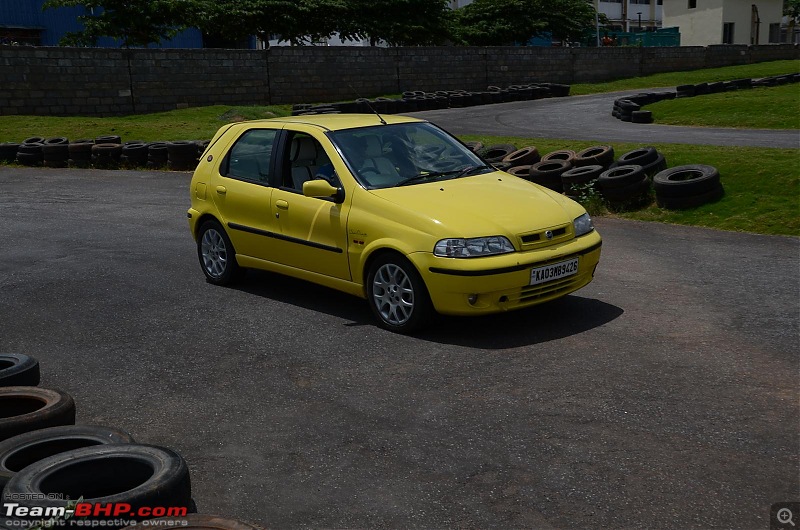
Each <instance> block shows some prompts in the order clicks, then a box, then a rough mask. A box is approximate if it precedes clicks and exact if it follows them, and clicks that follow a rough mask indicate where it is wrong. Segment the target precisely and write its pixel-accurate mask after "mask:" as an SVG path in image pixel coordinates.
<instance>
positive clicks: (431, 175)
mask: <svg viewBox="0 0 800 530" xmlns="http://www.w3.org/2000/svg"><path fill="white" fill-rule="evenodd" d="M453 173H458V171H431V172H430V173H419V174H418V175H414V176H413V177H408V178H407V179H405V180H401V181H400V182H399V183H397V186H406V185H408V184H413V183H415V182H419V181H422V180H427V179H433V178H437V177H444V176H446V175H451V174H453Z"/></svg>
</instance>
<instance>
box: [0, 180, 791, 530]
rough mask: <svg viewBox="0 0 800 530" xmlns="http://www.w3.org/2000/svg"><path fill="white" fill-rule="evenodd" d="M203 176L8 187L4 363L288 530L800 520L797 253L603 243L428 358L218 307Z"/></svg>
mask: <svg viewBox="0 0 800 530" xmlns="http://www.w3.org/2000/svg"><path fill="white" fill-rule="evenodd" d="M188 183H189V175H188V174H186V173H167V172H163V173H162V172H142V171H116V172H111V171H88V170H59V169H49V170H48V169H22V168H12V167H2V168H0V186H2V194H0V219H2V221H3V223H2V224H3V232H2V237H0V256H2V259H0V351H7V352H23V353H28V354H30V355H34V356H36V357H37V358H39V360H40V361H41V367H42V386H51V387H57V388H61V389H64V390H66V391H68V392H69V393H71V394H72V395H73V396H74V398H75V400H76V403H77V415H78V422H79V423H83V424H105V425H111V426H117V427H120V428H122V429H125V430H127V431H129V432H130V433H132V434H133V436H134V437H135V438H136V439H137V441H140V442H143V443H151V444H157V445H164V446H168V447H172V448H174V449H176V450H178V451H179V452H180V453H181V454H182V455H183V456H184V457H185V458H186V459H187V461H188V463H189V466H190V469H191V474H192V487H193V492H194V498H195V500H196V502H197V505H198V506H199V508H200V511H201V512H202V513H216V514H222V515H228V516H234V517H238V518H240V519H243V520H247V521H251V522H255V523H260V524H262V525H264V526H268V527H274V528H299V527H336V528H354V527H360V528H374V527H409V528H444V527H481V528H509V527H526V528H567V527H569V528H583V527H600V526H609V527H648V528H655V527H672V528H708V527H728V528H742V529H746V528H767V527H768V525H769V523H768V519H769V515H768V514H769V507H770V504H772V503H774V502H778V501H786V500H797V499H798V497H799V496H800V484H799V483H798V482H799V480H798V447H799V446H800V433H799V432H798V422H797V419H798V417H800V399H798V398H800V392H798V378H797V374H798V368H800V366H799V363H798V354H797V352H798V348H797V346H798V339H799V338H800V337H799V333H798V315H799V314H800V308H799V307H798V300H800V297H799V296H798V293H799V291H800V285H798V281H799V280H798V274H797V270H798V268H797V264H798V256H799V254H800V242H798V239H797V238H790V237H773V236H759V235H752V234H744V233H731V232H720V231H715V230H706V229H701V228H691V227H680V226H669V225H663V224H647V223H638V222H630V221H622V220H616V219H610V218H603V219H599V220H598V222H597V226H598V229H599V230H600V232H601V234H602V235H603V237H604V246H603V256H602V258H601V262H600V267H599V268H598V271H597V275H596V278H595V280H594V282H593V283H592V284H590V285H589V286H588V287H587V288H585V289H583V290H581V291H579V292H577V293H575V294H573V295H571V296H567V297H566V298H564V299H562V300H560V301H557V302H554V303H550V304H547V305H544V306H539V307H536V308H532V309H529V310H523V311H518V312H513V313H508V314H503V315H496V316H491V317H483V318H472V319H465V318H440V319H438V320H437V321H436V322H435V325H434V327H433V329H432V330H430V331H429V332H427V333H424V334H422V335H420V336H416V337H408V336H401V335H394V334H391V333H388V332H385V331H383V330H381V329H379V328H378V327H377V326H376V325H374V323H373V321H372V317H371V315H370V312H369V309H368V308H367V305H366V303H365V302H364V301H363V300H360V299H358V298H354V297H350V296H347V295H344V294H340V293H338V292H334V291H331V290H328V289H325V288H321V287H317V286H314V285H311V284H308V283H305V282H301V281H296V280H292V279H288V278H285V277H281V276H277V275H274V274H267V273H258V272H251V273H248V275H247V277H246V278H245V280H244V281H243V282H242V283H240V284H239V285H238V286H236V287H234V288H220V287H214V286H212V285H210V284H208V283H206V282H205V281H204V279H203V275H202V273H201V271H200V268H199V265H198V263H197V258H196V254H195V247H194V243H193V241H192V239H191V237H190V235H189V232H188V226H187V222H186V213H185V212H186V209H187V207H188V205H189V195H188V193H189V192H188Z"/></svg>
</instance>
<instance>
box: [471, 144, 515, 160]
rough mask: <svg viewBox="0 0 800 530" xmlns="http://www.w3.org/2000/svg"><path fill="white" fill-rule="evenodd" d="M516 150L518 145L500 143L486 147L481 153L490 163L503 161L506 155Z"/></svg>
mask: <svg viewBox="0 0 800 530" xmlns="http://www.w3.org/2000/svg"><path fill="white" fill-rule="evenodd" d="M516 150H517V148H516V146H514V145H512V144H498V145H490V146H489V147H484V148H483V150H482V151H481V152H480V153H479V154H480V155H481V156H482V157H483V159H484V160H486V161H487V162H489V163H492V162H502V161H503V159H504V158H505V157H507V156H508V155H510V154H511V153H513V152H514V151H516Z"/></svg>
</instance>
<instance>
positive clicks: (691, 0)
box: [689, 0, 697, 9]
mask: <svg viewBox="0 0 800 530" xmlns="http://www.w3.org/2000/svg"><path fill="white" fill-rule="evenodd" d="M696 7H697V0H689V9H694V8H696Z"/></svg>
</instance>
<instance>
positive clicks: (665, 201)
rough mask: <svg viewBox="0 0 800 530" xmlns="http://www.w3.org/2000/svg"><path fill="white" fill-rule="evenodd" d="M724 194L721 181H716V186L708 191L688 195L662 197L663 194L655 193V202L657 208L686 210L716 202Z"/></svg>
mask: <svg viewBox="0 0 800 530" xmlns="http://www.w3.org/2000/svg"><path fill="white" fill-rule="evenodd" d="M724 195H725V190H724V189H723V187H722V183H717V185H716V187H714V188H713V189H712V190H710V191H707V192H705V193H701V194H699V195H691V196H688V197H664V196H663V195H659V194H658V193H656V204H657V205H658V207H659V208H664V209H667V210H686V209H689V208H697V207H698V206H702V205H704V204H708V203H712V202H716V201H718V200H720V199H721V198H722V197H723V196H724Z"/></svg>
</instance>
